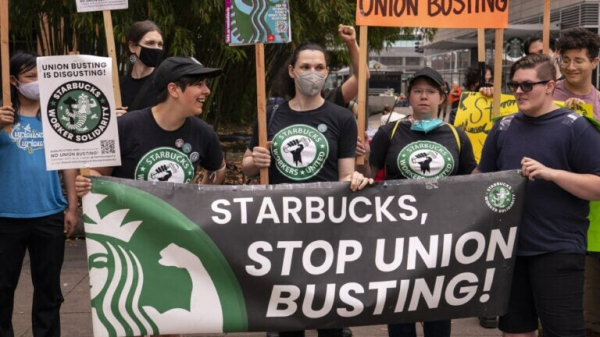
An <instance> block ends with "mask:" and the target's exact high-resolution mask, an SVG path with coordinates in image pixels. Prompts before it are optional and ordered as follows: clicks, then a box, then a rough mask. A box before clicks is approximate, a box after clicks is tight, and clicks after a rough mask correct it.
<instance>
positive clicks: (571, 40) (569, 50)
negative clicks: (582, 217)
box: [554, 28, 600, 335]
mask: <svg viewBox="0 0 600 337" xmlns="http://www.w3.org/2000/svg"><path fill="white" fill-rule="evenodd" d="M558 46H559V48H560V55H561V62H560V66H561V72H562V73H563V74H564V75H565V77H564V79H563V80H559V81H558V82H557V84H556V90H555V91H554V99H555V100H557V101H564V102H565V103H566V105H567V107H570V108H573V109H574V108H575V107H576V106H577V105H579V104H582V103H587V104H591V105H592V107H593V110H594V118H595V119H596V120H598V121H600V95H598V91H597V90H596V88H595V87H594V85H593V83H592V73H593V70H594V69H595V68H597V65H598V52H599V50H600V38H599V37H598V35H597V34H595V33H593V32H590V31H588V30H587V29H583V28H574V29H569V30H567V31H565V32H564V33H563V36H562V38H561V39H560V41H559V43H558ZM598 243H600V218H599V215H598V214H590V228H589V231H588V255H587V256H586V262H585V277H584V278H585V282H584V301H583V302H584V314H585V322H586V328H587V329H588V330H589V331H590V332H589V333H588V335H591V334H594V333H595V334H596V335H600V291H599V290H598V284H599V282H600V244H598Z"/></svg>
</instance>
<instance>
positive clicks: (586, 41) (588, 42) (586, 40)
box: [556, 28, 600, 60]
mask: <svg viewBox="0 0 600 337" xmlns="http://www.w3.org/2000/svg"><path fill="white" fill-rule="evenodd" d="M556 47H557V48H558V50H560V55H561V56H562V55H564V53H565V52H566V51H567V50H573V49H583V48H585V49H586V50H587V54H588V57H589V58H590V60H593V59H594V58H596V57H598V52H599V51H600V37H599V36H598V34H596V33H594V32H591V31H589V30H587V29H585V28H571V29H568V30H566V31H564V32H563V34H562V36H561V37H560V39H559V40H558V43H557V46H556Z"/></svg>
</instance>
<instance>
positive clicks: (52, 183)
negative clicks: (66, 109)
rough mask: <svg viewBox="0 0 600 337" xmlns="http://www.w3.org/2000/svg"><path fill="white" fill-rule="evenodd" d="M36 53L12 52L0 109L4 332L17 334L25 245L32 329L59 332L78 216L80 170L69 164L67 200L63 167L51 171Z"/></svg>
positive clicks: (0, 317) (0, 322)
mask: <svg viewBox="0 0 600 337" xmlns="http://www.w3.org/2000/svg"><path fill="white" fill-rule="evenodd" d="M37 57H38V56H37V55H36V54H33V53H28V52H17V53H15V54H14V55H13V56H12V57H11V58H10V93H11V102H12V105H9V104H7V103H8V102H4V103H5V105H4V106H2V107H1V108H0V177H2V184H1V188H0V198H1V199H2V201H3V202H2V203H0V336H13V335H14V330H13V326H12V316H13V307H14V296H15V289H16V288H17V284H18V282H19V275H20V273H21V267H22V266H23V259H24V257H25V252H26V251H27V252H28V253H29V268H30V269H31V281H32V283H33V289H34V292H33V307H32V310H31V321H32V328H31V332H30V333H32V334H33V335H34V336H60V315H59V314H60V307H61V304H62V302H63V301H64V298H63V295H62V292H61V282H60V271H61V268H62V263H63V259H64V254H65V236H71V235H72V234H73V232H74V231H75V228H76V227H77V224H78V222H79V213H78V211H77V195H76V194H75V176H76V175H77V170H64V171H63V180H64V183H65V190H66V192H67V198H66V199H65V197H64V196H63V191H62V189H61V183H60V179H59V176H58V172H57V171H48V170H46V159H45V155H44V135H43V132H42V120H41V116H40V114H41V113H40V90H39V84H38V72H37V63H36V62H37ZM5 76H8V74H6V75H5ZM7 126H10V130H8V129H5V127H7ZM48 132H52V131H48ZM21 301H23V299H21Z"/></svg>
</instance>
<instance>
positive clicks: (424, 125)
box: [410, 119, 444, 133]
mask: <svg viewBox="0 0 600 337" xmlns="http://www.w3.org/2000/svg"><path fill="white" fill-rule="evenodd" d="M442 124H444V121H442V120H441V119H421V120H418V121H414V122H413V123H412V125H411V126H410V129H411V130H413V131H418V132H424V133H427V132H430V131H431V130H435V129H437V128H438V127H439V126H440V125H442Z"/></svg>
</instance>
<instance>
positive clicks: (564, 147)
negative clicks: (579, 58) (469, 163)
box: [478, 108, 600, 256]
mask: <svg viewBox="0 0 600 337" xmlns="http://www.w3.org/2000/svg"><path fill="white" fill-rule="evenodd" d="M523 157H529V158H532V159H533V160H536V161H538V162H540V163H541V164H542V165H545V166H546V167H549V168H552V169H557V170H565V171H568V172H574V173H584V174H594V175H598V176H600V133H599V132H598V130H596V129H595V127H594V126H593V125H592V124H591V123H590V122H588V121H587V120H585V118H584V117H582V116H580V115H578V114H576V113H574V112H573V111H571V110H567V109H562V108H561V109H556V110H554V111H552V112H550V113H547V114H545V115H542V116H540V117H529V116H526V115H524V114H523V113H521V112H519V113H517V114H515V115H511V116H507V117H504V118H503V119H501V120H500V121H498V122H496V123H494V126H493V127H492V130H491V131H490V133H489V134H488V136H487V138H486V140H485V145H484V146H483V150H482V152H481V161H480V162H479V166H478V169H479V171H481V172H495V171H504V170H516V169H521V160H522V159H523ZM589 204H590V203H589V201H586V200H583V199H580V198H578V197H576V196H574V195H573V194H571V193H569V192H567V191H565V190H564V189H562V188H561V187H560V186H558V185H557V184H555V183H553V182H551V181H546V180H543V179H535V180H534V181H530V182H529V183H528V184H527V193H525V205H524V206H523V214H522V216H521V224H520V226H519V241H518V244H517V255H523V256H531V255H539V254H546V253H565V254H568V253H576V254H585V251H586V245H587V243H586V234H587V230H588V225H589V221H588V219H587V216H588V214H589Z"/></svg>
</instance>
